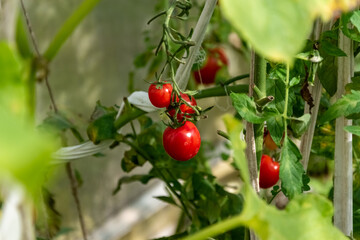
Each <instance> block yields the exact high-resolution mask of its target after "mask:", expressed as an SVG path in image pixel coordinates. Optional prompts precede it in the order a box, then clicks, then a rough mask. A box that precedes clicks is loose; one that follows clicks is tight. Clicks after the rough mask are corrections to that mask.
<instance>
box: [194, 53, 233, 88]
mask: <svg viewBox="0 0 360 240" xmlns="http://www.w3.org/2000/svg"><path fill="white" fill-rule="evenodd" d="M227 65H228V59H227V57H226V55H225V52H224V50H223V49H222V48H214V49H210V50H209V51H208V56H207V59H206V61H205V65H204V66H203V67H202V68H201V69H200V70H196V71H194V72H193V74H194V78H195V81H196V82H197V83H202V84H211V83H214V82H215V77H216V73H217V72H218V71H219V70H220V69H221V68H222V67H223V66H227Z"/></svg>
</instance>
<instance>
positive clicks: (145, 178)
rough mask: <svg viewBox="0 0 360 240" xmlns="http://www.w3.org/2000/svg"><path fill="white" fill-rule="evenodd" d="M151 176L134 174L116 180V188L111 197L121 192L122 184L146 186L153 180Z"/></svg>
mask: <svg viewBox="0 0 360 240" xmlns="http://www.w3.org/2000/svg"><path fill="white" fill-rule="evenodd" d="M153 178H154V176H153V175H149V174H136V175H132V176H125V177H122V178H120V179H119V180H118V183H117V185H116V188H115V189H114V191H113V195H115V194H116V193H118V192H119V191H120V190H121V186H122V185H123V184H124V183H133V182H141V183H142V184H147V183H148V182H149V181H150V180H151V179H153Z"/></svg>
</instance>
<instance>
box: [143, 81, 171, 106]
mask: <svg viewBox="0 0 360 240" xmlns="http://www.w3.org/2000/svg"><path fill="white" fill-rule="evenodd" d="M172 90H173V87H172V85H171V84H170V83H164V84H162V83H153V84H151V85H150V87H149V90H148V93H149V99H150V102H151V103H152V105H154V106H155V107H158V108H164V107H168V106H169V105H170V100H171V93H172Z"/></svg>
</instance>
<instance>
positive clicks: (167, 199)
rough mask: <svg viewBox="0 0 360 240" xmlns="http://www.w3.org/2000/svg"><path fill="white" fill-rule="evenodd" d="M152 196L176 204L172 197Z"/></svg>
mask: <svg viewBox="0 0 360 240" xmlns="http://www.w3.org/2000/svg"><path fill="white" fill-rule="evenodd" d="M154 198H156V199H159V200H160V201H163V202H166V203H169V204H172V205H175V206H177V204H176V202H175V201H174V199H173V198H172V197H169V196H156V197H154Z"/></svg>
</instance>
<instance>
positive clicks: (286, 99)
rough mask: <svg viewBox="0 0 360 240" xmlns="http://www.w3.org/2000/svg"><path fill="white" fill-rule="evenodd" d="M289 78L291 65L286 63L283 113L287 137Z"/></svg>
mask: <svg viewBox="0 0 360 240" xmlns="http://www.w3.org/2000/svg"><path fill="white" fill-rule="evenodd" d="M289 79H290V66H289V64H286V81H285V85H286V89H285V107H284V113H283V118H284V131H285V137H286V136H287V109H288V104H289V88H290V87H289Z"/></svg>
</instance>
